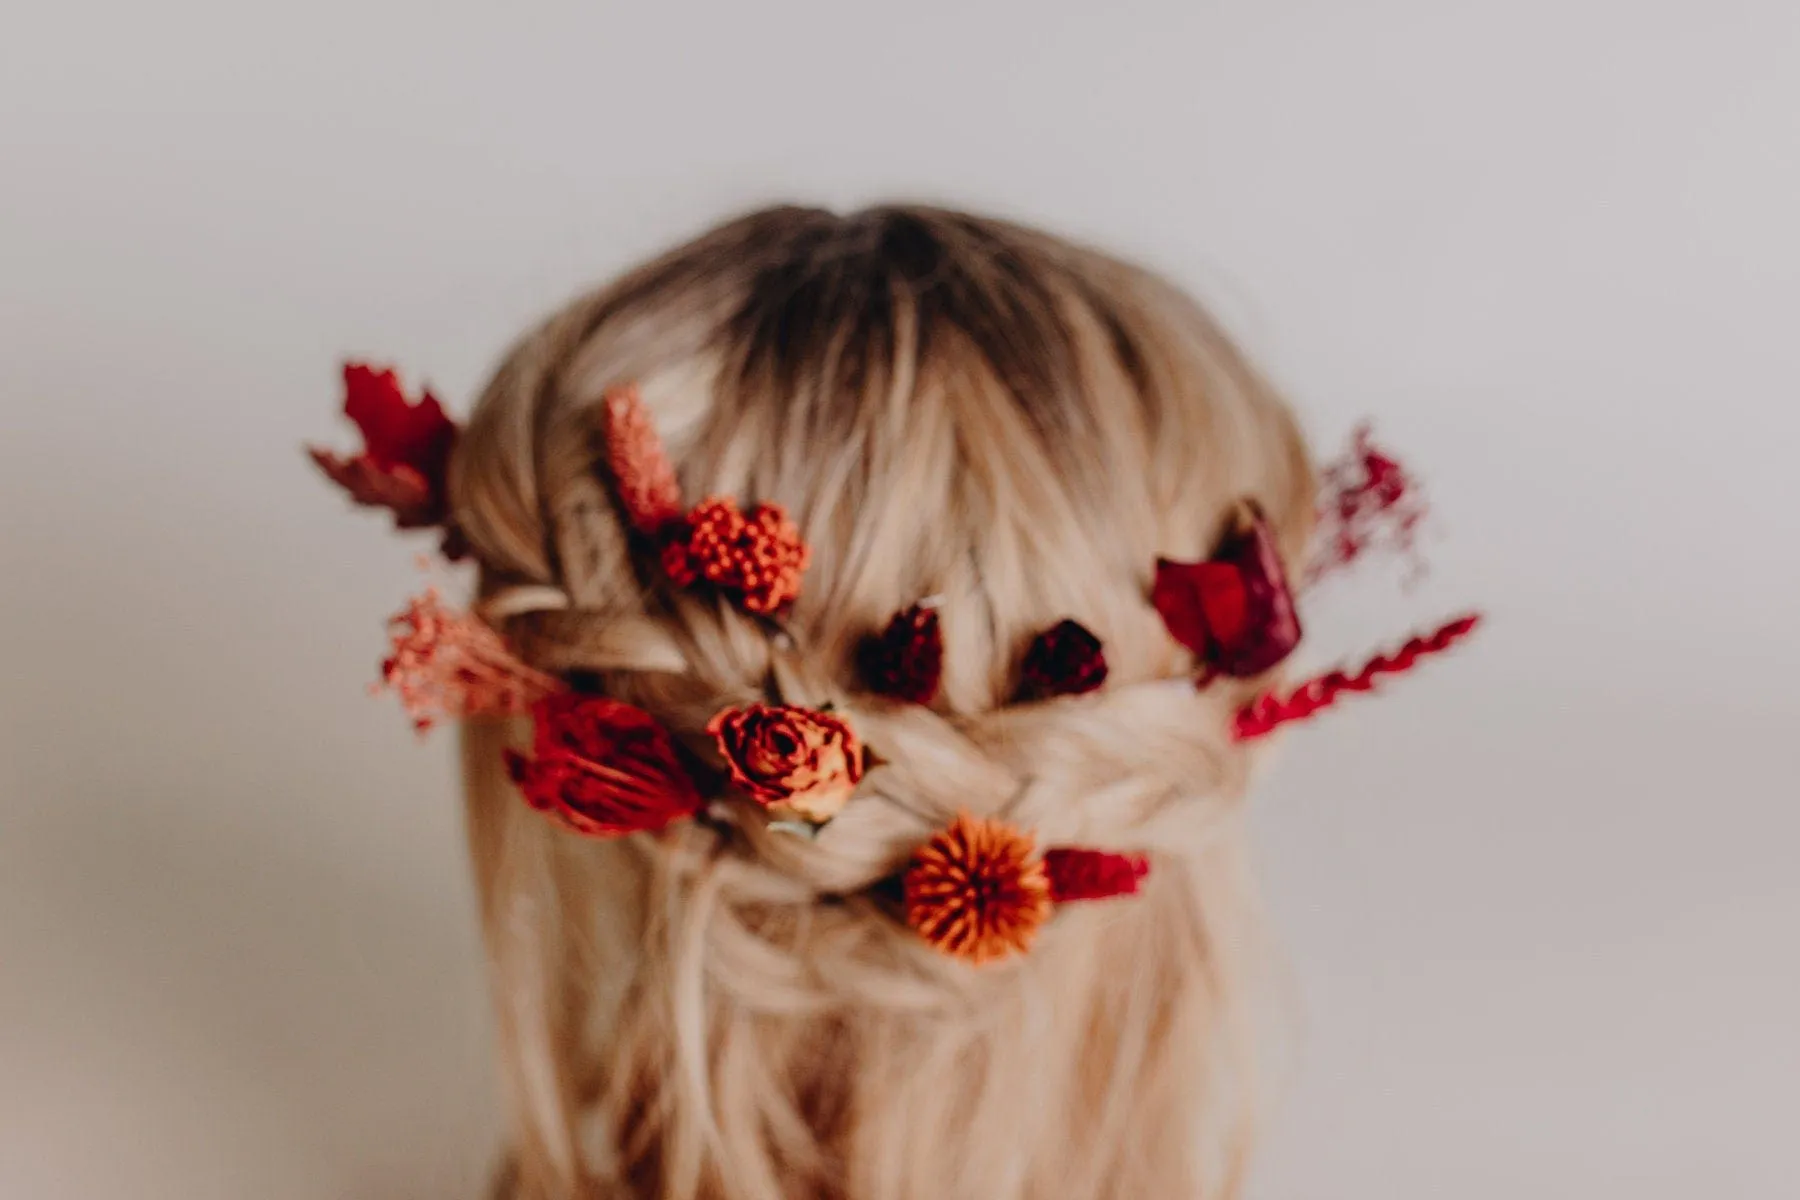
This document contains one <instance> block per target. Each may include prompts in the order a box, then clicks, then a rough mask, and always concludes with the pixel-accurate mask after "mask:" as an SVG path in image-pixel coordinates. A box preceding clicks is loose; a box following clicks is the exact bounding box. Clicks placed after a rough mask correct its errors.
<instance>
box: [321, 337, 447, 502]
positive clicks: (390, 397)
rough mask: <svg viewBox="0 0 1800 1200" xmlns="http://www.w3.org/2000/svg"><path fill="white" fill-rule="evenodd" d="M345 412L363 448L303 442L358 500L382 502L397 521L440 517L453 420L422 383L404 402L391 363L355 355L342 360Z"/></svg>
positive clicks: (333, 476)
mask: <svg viewBox="0 0 1800 1200" xmlns="http://www.w3.org/2000/svg"><path fill="white" fill-rule="evenodd" d="M344 415H345V416H347V417H349V418H350V419H351V420H352V421H354V422H355V423H356V426H357V428H358V429H360V430H361V431H362V436H363V450H362V453H360V454H357V455H355V456H353V457H350V458H344V457H340V456H339V455H337V454H333V453H332V452H331V451H329V450H323V449H320V448H319V447H316V446H314V447H309V448H308V452H309V453H310V454H311V455H312V459H313V461H314V462H315V463H317V464H318V465H319V469H320V470H322V471H324V472H325V474H327V475H329V476H330V477H331V479H332V481H333V482H334V483H336V484H337V485H338V486H339V487H341V488H343V489H344V490H345V491H347V492H349V493H350V498H351V499H352V500H353V501H355V502H356V503H357V504H362V505H367V506H370V507H374V508H386V509H389V510H390V511H392V512H393V514H394V523H395V525H397V526H398V527H399V528H401V529H419V528H424V527H428V526H432V525H441V524H443V522H444V520H445V518H446V517H447V516H448V515H449V490H448V487H447V477H448V474H449V468H450V454H451V452H452V451H453V450H454V449H455V448H456V438H457V428H456V424H455V423H454V422H452V421H451V420H450V418H449V417H447V416H445V415H444V409H443V406H442V405H440V404H439V403H438V402H437V398H436V397H435V396H433V395H432V394H431V393H430V392H429V391H426V392H423V393H421V394H420V396H419V401H418V403H417V404H413V403H409V402H408V400H407V399H406V393H405V392H404V391H403V390H402V389H401V387H400V380H399V377H398V376H397V375H395V374H394V372H393V371H390V370H376V369H375V368H373V367H368V366H364V365H363V364H361V363H350V364H348V365H346V366H345V367H344Z"/></svg>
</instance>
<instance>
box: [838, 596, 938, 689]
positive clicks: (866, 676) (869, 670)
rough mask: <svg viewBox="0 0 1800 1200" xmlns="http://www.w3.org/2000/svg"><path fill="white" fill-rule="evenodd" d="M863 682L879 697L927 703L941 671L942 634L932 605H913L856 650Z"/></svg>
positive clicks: (896, 615)
mask: <svg viewBox="0 0 1800 1200" xmlns="http://www.w3.org/2000/svg"><path fill="white" fill-rule="evenodd" d="M857 663H858V666H859V667H860V668H861V670H862V677H863V682H864V683H866V684H867V685H868V688H869V690H870V691H872V692H874V693H875V694H876V695H878V696H886V697H888V698H889V699H893V700H904V701H907V702H908V703H911V704H930V703H931V702H932V700H933V699H935V698H936V696H937V691H938V683H939V681H940V680H941V679H942V677H943V673H944V634H943V631H942V630H941V629H940V628H939V625H938V614H937V610H936V609H935V608H926V607H924V606H923V605H919V604H915V605H913V606H912V607H911V608H909V609H907V610H906V611H904V612H900V613H896V614H895V615H894V619H893V620H891V621H889V622H888V626H887V628H886V629H884V630H882V632H881V633H879V634H876V635H875V636H873V637H870V638H867V639H865V640H864V641H863V643H862V645H861V646H860V647H859V648H858V651H857Z"/></svg>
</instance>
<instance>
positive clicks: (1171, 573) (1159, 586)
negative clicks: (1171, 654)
mask: <svg viewBox="0 0 1800 1200" xmlns="http://www.w3.org/2000/svg"><path fill="white" fill-rule="evenodd" d="M1150 602H1151V604H1153V605H1154V606H1155V607H1156V611H1157V612H1158V613H1160V614H1161V616H1162V619H1163V624H1164V625H1166V626H1167V627H1168V630H1169V634H1170V636H1171V637H1173V638H1174V639H1175V640H1176V641H1178V642H1180V643H1181V644H1182V645H1184V646H1186V647H1187V648H1188V649H1189V650H1192V651H1193V652H1194V654H1195V655H1196V656H1197V657H1198V658H1199V659H1200V661H1201V662H1202V663H1203V664H1204V665H1205V666H1206V667H1208V668H1209V669H1210V670H1211V671H1217V672H1218V673H1220V674H1223V675H1231V676H1234V677H1237V678H1247V677H1249V676H1253V675H1260V674H1262V673H1263V672H1264V671H1267V670H1269V669H1270V668H1271V667H1274V666H1275V665H1276V664H1278V663H1280V662H1281V661H1282V660H1283V659H1285V658H1286V657H1287V656H1288V655H1289V654H1291V653H1293V650H1294V647H1295V646H1297V645H1299V644H1300V620H1299V616H1298V614H1296V613H1295V611H1294V598H1293V595H1292V593H1291V592H1290V591H1289V590H1288V585H1287V573H1286V571H1285V569H1284V568H1283V566H1282V563H1281V556H1280V554H1279V552H1278V551H1277V550H1276V548H1275V539H1274V537H1273V536H1271V534H1270V533H1269V529H1268V525H1267V523H1266V522H1265V521H1264V520H1263V519H1262V517H1261V516H1260V515H1258V516H1255V517H1254V518H1253V519H1251V520H1250V521H1248V522H1247V523H1246V524H1245V525H1244V526H1243V527H1241V528H1239V529H1235V530H1233V531H1232V532H1231V533H1229V534H1227V535H1226V537H1225V539H1224V541H1223V542H1222V543H1220V546H1219V549H1218V550H1217V551H1216V552H1215V553H1214V554H1213V556H1212V558H1210V559H1209V560H1207V561H1206V562H1198V563H1184V562H1174V561H1171V560H1169V559H1158V560H1157V563H1156V582H1155V585H1154V586H1153V587H1152V589H1151V592H1150Z"/></svg>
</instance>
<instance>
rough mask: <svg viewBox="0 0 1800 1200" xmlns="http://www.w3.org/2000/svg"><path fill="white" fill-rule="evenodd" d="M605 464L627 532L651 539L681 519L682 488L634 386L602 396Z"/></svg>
mask: <svg viewBox="0 0 1800 1200" xmlns="http://www.w3.org/2000/svg"><path fill="white" fill-rule="evenodd" d="M604 403H605V422H606V424H605V430H606V464H607V469H608V470H609V471H611V473H612V477H613V485H614V486H615V487H616V488H618V492H619V501H620V503H621V504H622V505H623V506H624V508H625V516H626V519H627V520H629V521H630V522H631V527H632V528H633V529H635V530H637V531H638V532H639V533H641V534H645V535H646V536H654V535H655V534H657V533H660V532H661V531H662V530H663V529H664V528H665V527H667V526H669V525H670V524H672V523H674V522H676V521H679V520H680V519H681V484H680V483H679V482H677V481H676V478H675V466H674V464H673V463H671V462H670V461H669V455H668V452H667V451H666V450H665V449H663V443H662V439H661V438H660V437H658V436H657V433H656V426H655V424H654V423H653V422H652V421H651V420H650V410H649V409H648V408H646V407H645V406H644V399H643V396H642V395H641V394H639V392H638V389H637V385H635V384H628V385H626V386H624V387H619V388H614V389H612V390H611V391H609V392H607V393H606V399H605V402H604Z"/></svg>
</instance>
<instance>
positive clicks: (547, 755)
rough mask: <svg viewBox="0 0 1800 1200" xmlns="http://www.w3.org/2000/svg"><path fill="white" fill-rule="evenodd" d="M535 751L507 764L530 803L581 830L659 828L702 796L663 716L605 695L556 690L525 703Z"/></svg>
mask: <svg viewBox="0 0 1800 1200" xmlns="http://www.w3.org/2000/svg"><path fill="white" fill-rule="evenodd" d="M532 715H533V718H534V721H535V736H534V739H533V743H532V754H533V756H534V757H531V758H527V757H526V756H524V755H522V754H518V753H516V752H513V751H508V752H507V756H506V767H507V771H508V773H509V774H511V776H512V779H513V782H514V783H516V784H518V785H519V790H520V791H521V792H522V793H523V794H524V796H525V802H526V803H527V804H529V805H531V807H532V808H535V809H537V810H538V811H539V812H541V813H544V814H546V815H547V816H549V817H550V818H551V819H553V820H555V821H557V822H558V823H559V824H561V825H563V826H564V827H565V828H567V829H570V830H572V831H574V832H575V833H579V834H583V835H585V836H587V837H620V836H623V835H624V834H628V833H639V832H643V831H647V830H657V829H662V828H663V827H665V826H667V825H668V824H670V823H671V822H673V821H677V820H680V819H681V818H683V817H690V816H692V815H693V814H694V813H696V812H698V811H699V810H700V807H701V804H702V803H703V801H702V798H701V796H700V792H699V789H698V788H696V787H695V786H694V780H693V777H692V776H691V775H690V774H689V773H688V771H687V769H686V768H685V767H684V766H683V765H682V763H681V759H680V758H679V757H678V755H677V754H676V751H675V743H674V739H672V738H671V737H670V736H669V732H668V730H666V729H664V728H663V726H662V723H661V722H659V721H658V720H657V719H656V718H655V717H653V716H651V715H650V714H649V713H647V712H645V711H644V710H643V709H641V708H634V707H632V706H631V705H629V704H625V703H622V702H620V701H618V700H613V699H609V698H607V697H605V696H579V695H575V694H573V693H569V692H559V693H557V694H555V695H552V696H547V697H545V698H544V699H542V700H540V701H538V703H537V704H536V705H535V706H534V707H533V709H532Z"/></svg>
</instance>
